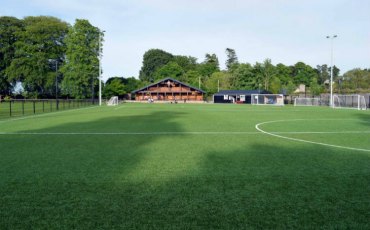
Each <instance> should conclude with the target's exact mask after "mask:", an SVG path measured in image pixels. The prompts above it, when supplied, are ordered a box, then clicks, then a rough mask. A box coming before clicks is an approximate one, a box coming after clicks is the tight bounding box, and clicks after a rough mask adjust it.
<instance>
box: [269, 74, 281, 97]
mask: <svg viewBox="0 0 370 230" xmlns="http://www.w3.org/2000/svg"><path fill="white" fill-rule="evenodd" d="M281 89H282V87H281V81H280V79H279V78H278V77H277V76H274V77H272V79H271V81H270V86H269V91H270V92H271V93H274V94H277V93H280V92H281Z"/></svg>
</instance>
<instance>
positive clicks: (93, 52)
mask: <svg viewBox="0 0 370 230" xmlns="http://www.w3.org/2000/svg"><path fill="white" fill-rule="evenodd" d="M99 36H101V37H102V36H103V34H102V33H100V31H99V29H98V28H97V27H94V26H92V25H91V24H90V22H89V21H87V20H80V19H77V20H76V22H75V24H74V26H73V27H71V28H70V30H69V32H68V36H67V38H66V40H65V41H66V44H67V51H66V63H65V65H64V66H63V68H62V69H61V71H62V72H63V73H64V79H63V82H62V91H63V94H64V95H68V96H72V97H74V98H88V97H92V96H93V93H94V92H93V85H95V82H96V81H98V78H99V59H98V56H99V52H100V51H99V46H100V48H101V47H102V45H101V44H99Z"/></svg>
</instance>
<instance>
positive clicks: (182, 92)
mask: <svg viewBox="0 0 370 230" xmlns="http://www.w3.org/2000/svg"><path fill="white" fill-rule="evenodd" d="M131 94H132V95H135V100H136V101H148V100H154V101H184V102H186V101H203V97H204V94H205V92H204V91H203V90H201V89H198V88H195V87H193V86H190V85H188V84H185V83H183V82H180V81H178V80H175V79H173V78H165V79H162V80H160V81H158V82H155V83H152V84H150V85H147V86H145V87H143V88H140V89H137V90H135V91H132V93H131Z"/></svg>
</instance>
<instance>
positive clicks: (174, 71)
mask: <svg viewBox="0 0 370 230" xmlns="http://www.w3.org/2000/svg"><path fill="white" fill-rule="evenodd" d="M183 74H184V70H183V69H182V68H181V66H179V64H177V63H176V62H173V61H171V62H169V63H167V64H165V65H164V66H162V67H160V68H158V69H157V70H156V71H155V73H154V75H153V76H154V81H157V80H160V79H163V78H167V77H170V78H173V79H177V80H180V81H183V79H182V75H183Z"/></svg>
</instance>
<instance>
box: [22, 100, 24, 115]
mask: <svg viewBox="0 0 370 230" xmlns="http://www.w3.org/2000/svg"><path fill="white" fill-rule="evenodd" d="M22 115H24V100H22Z"/></svg>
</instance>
